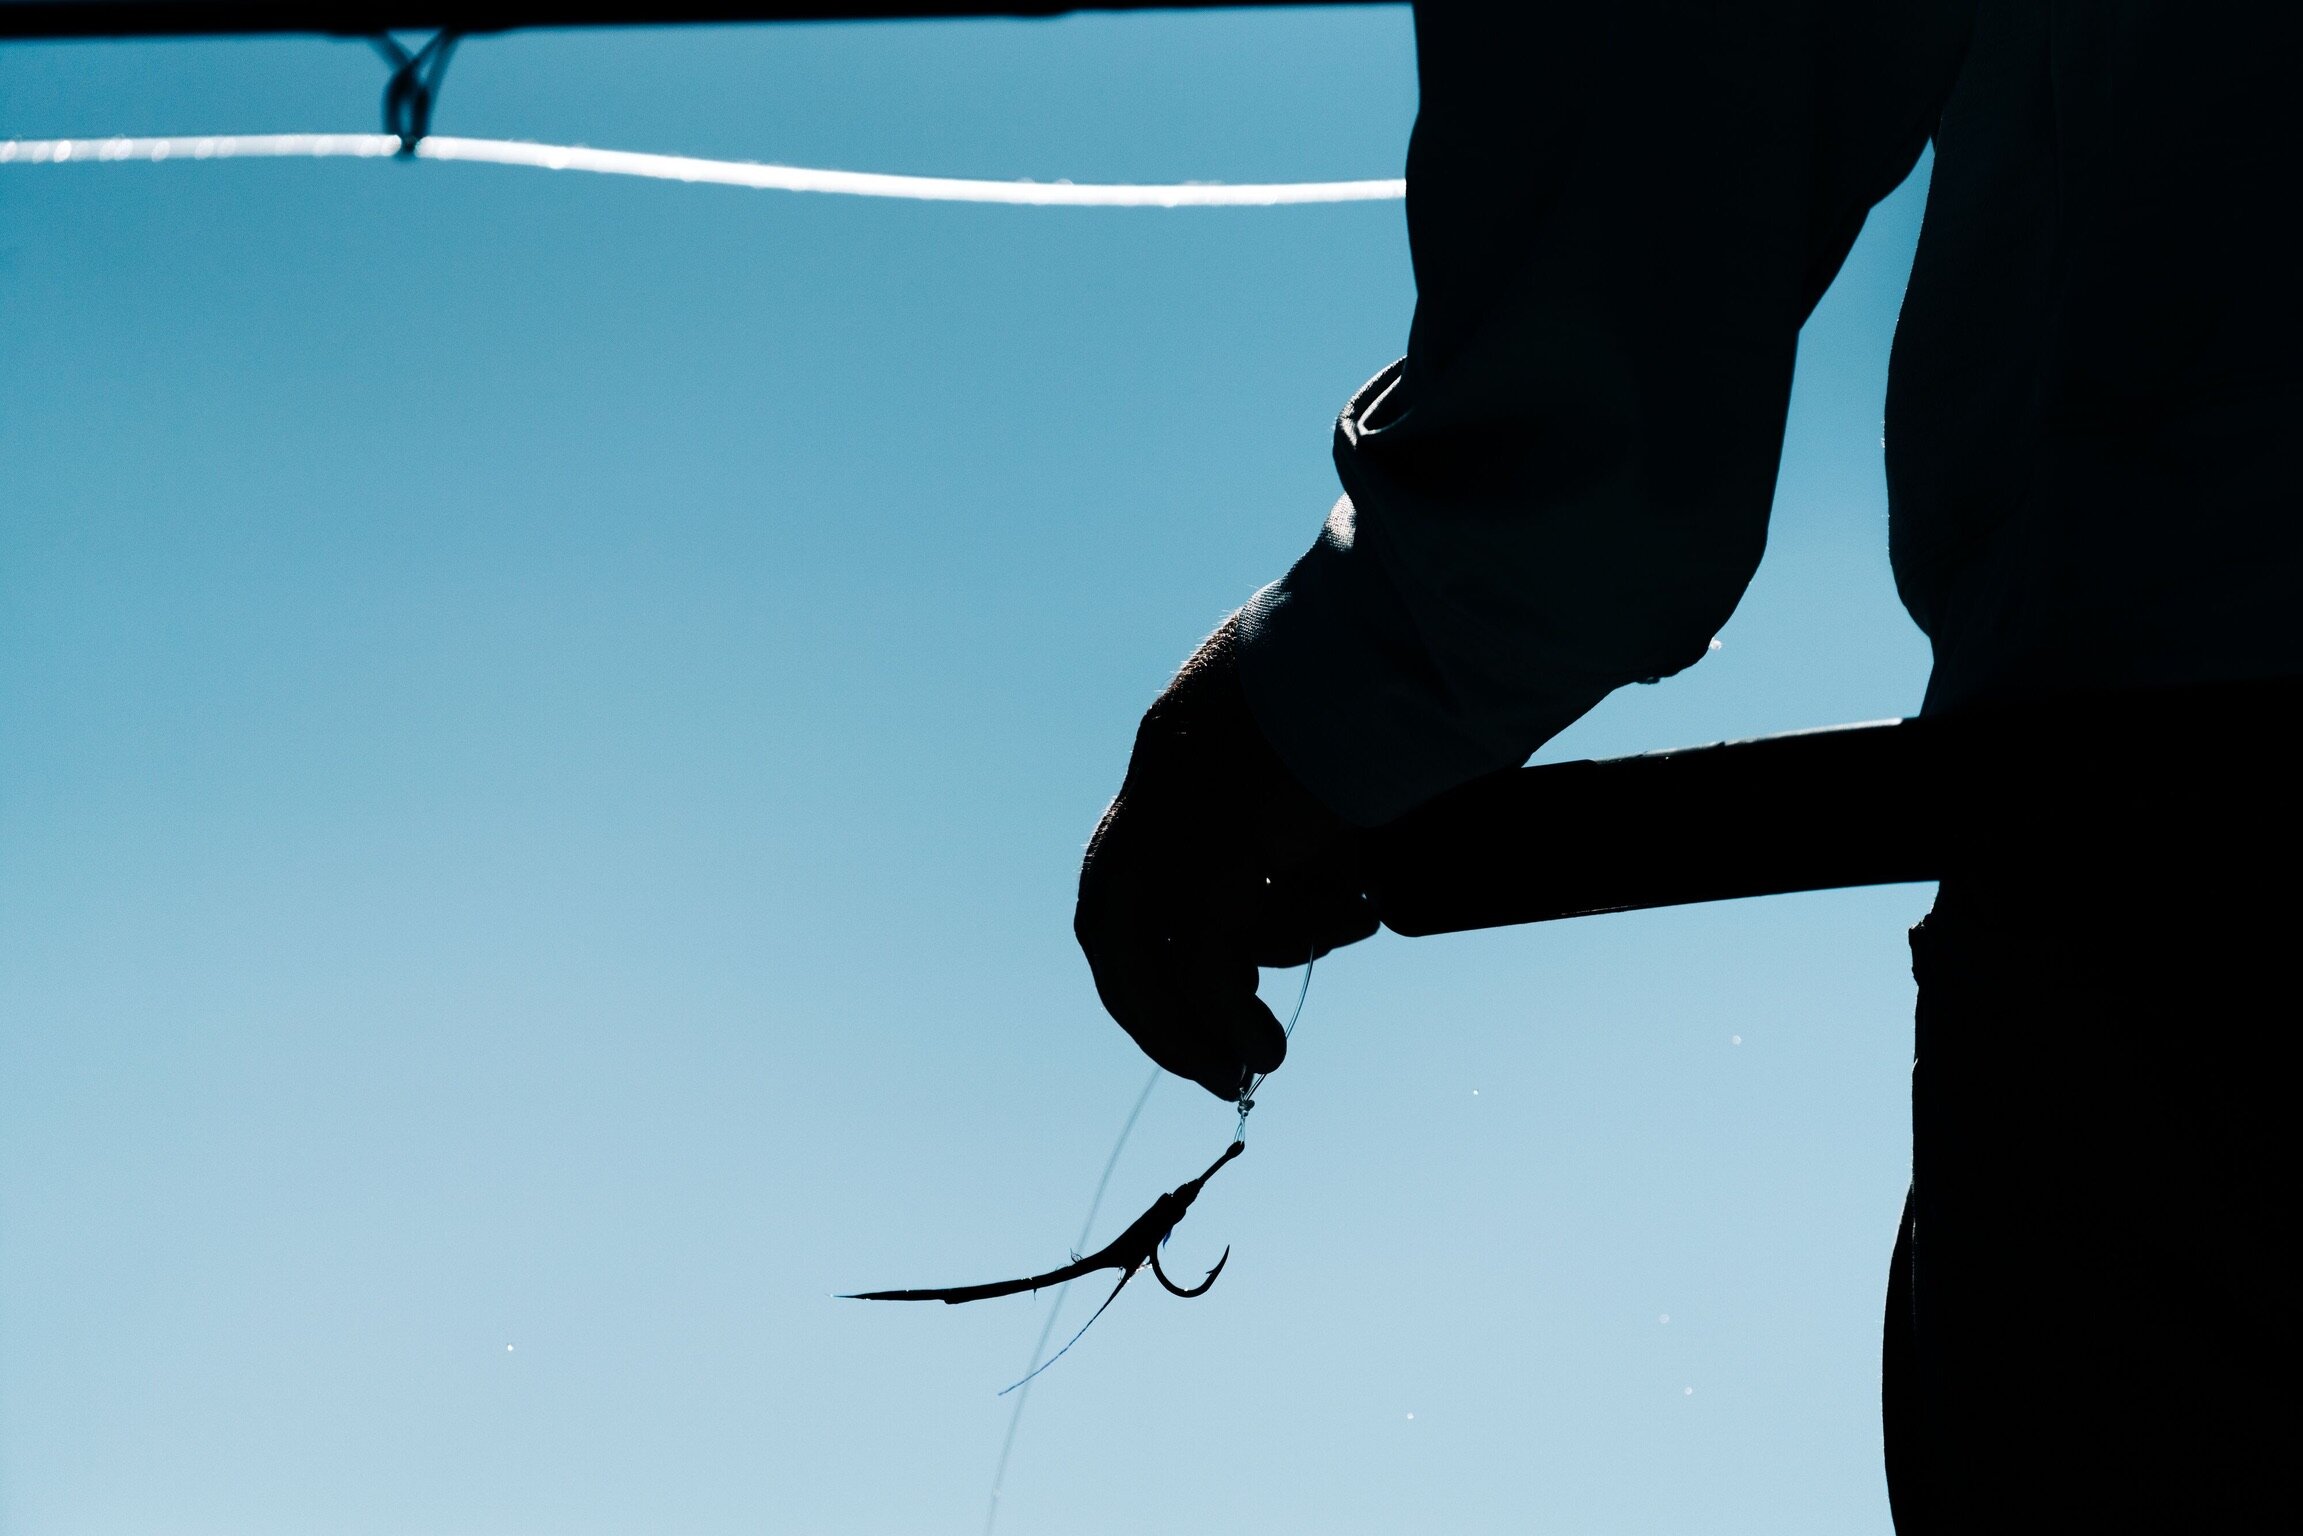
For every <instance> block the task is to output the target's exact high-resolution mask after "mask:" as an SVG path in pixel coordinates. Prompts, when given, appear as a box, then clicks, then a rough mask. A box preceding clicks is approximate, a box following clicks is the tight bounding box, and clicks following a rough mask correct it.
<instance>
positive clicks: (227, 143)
mask: <svg viewBox="0 0 2303 1536" xmlns="http://www.w3.org/2000/svg"><path fill="white" fill-rule="evenodd" d="M399 148H400V141H399V140H398V139H397V138H395V137H394V136H392V135H391V134H388V133H242V134H215V135H209V136H206V137H177V138H156V139H129V138H114V139H0V165H64V164H78V163H81V162H83V161H88V162H95V163H98V164H115V163H118V162H121V161H143V162H147V163H156V162H159V161H163V160H345V159H350V160H382V159H387V158H389V157H390V156H392V155H394V154H396V153H397V152H398V151H399ZM416 158H417V159H419V160H453V161H462V162H466V163H470V164H480V165H517V166H527V167H531V168H533V169H536V170H545V171H591V172H594V173H595V174H598V175H602V176H644V177H647V178H649V179H651V180H655V181H685V182H703V183H707V184H710V185H713V186H721V187H750V188H754V189H756V190H759V191H764V192H828V193H834V194H838V195H840V196H845V197H900V198H910V199H912V200H914V201H918V202H930V203H1012V204H1018V205H1021V206H1025V207H1034V208H1273V207H1278V206H1281V205H1283V204H1298V203H1368V202H1383V201H1388V200H1396V199H1398V198H1401V197H1404V196H1406V195H1407V183H1406V182H1404V181H1398V180H1392V181H1278V182H1260V183H1220V182H1198V181H1187V182H1170V183H1152V184H1143V183H1132V182H1082V183H1077V184H1075V183H1072V182H1068V181H1052V182H1051V181H973V180H969V179H966V178H963V177H955V176H890V175H884V174H882V173H879V172H876V171H828V170H820V169H816V168H814V167H810V166H804V165H762V164H759V163H757V162H755V161H750V160H704V159H698V158H696V157H695V156H692V155H650V154H641V153H638V152H636V151H633V150H627V149H587V148H585V147H583V146H582V145H577V144H530V143H527V142H525V141H523V140H519V139H459V138H452V137H449V136H447V135H445V134H435V135H433V136H431V137H429V138H426V139H423V140H421V141H420V142H418V144H417V145H416Z"/></svg>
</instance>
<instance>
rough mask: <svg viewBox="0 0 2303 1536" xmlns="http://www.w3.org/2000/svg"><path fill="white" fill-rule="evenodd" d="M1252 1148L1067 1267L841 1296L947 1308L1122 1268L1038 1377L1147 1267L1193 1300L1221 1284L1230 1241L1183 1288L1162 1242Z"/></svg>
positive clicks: (1237, 1148) (1237, 1144)
mask: <svg viewBox="0 0 2303 1536" xmlns="http://www.w3.org/2000/svg"><path fill="white" fill-rule="evenodd" d="M1246 1150H1247V1143H1246V1142H1244V1141H1234V1142H1233V1143H1232V1144H1231V1145H1230V1146H1228V1147H1226V1148H1224V1149H1223V1156H1221V1157H1219V1158H1217V1159H1216V1160H1215V1161H1214V1162H1212V1163H1210V1164H1208V1168H1207V1172H1205V1173H1203V1174H1201V1175H1200V1176H1199V1177H1198V1178H1196V1179H1190V1180H1187V1181H1185V1182H1184V1183H1182V1184H1179V1185H1177V1186H1176V1187H1175V1188H1174V1189H1172V1190H1169V1191H1168V1192H1167V1193H1166V1194H1164V1195H1162V1196H1160V1197H1159V1198H1158V1199H1157V1200H1154V1201H1153V1202H1152V1203H1151V1209H1150V1210H1148V1211H1146V1212H1144V1213H1143V1214H1142V1215H1141V1216H1138V1217H1137V1218H1136V1219H1135V1220H1134V1221H1133V1222H1131V1223H1129V1224H1128V1229H1127V1230H1126V1231H1124V1232H1122V1233H1121V1234H1120V1235H1119V1236H1117V1237H1115V1238H1113V1239H1112V1240H1111V1241H1110V1242H1109V1243H1107V1244H1105V1245H1104V1246H1103V1247H1101V1248H1099V1249H1097V1250H1096V1251H1095V1252H1094V1253H1091V1254H1089V1255H1088V1256H1087V1257H1086V1258H1075V1259H1073V1260H1072V1262H1071V1263H1069V1264H1066V1265H1064V1266H1063V1267H1062V1268H1061V1269H1051V1270H1048V1271H1047V1272H1046V1273H1045V1274H1038V1275H1026V1276H1024V1277H1023V1278H1022V1279H1020V1280H994V1281H991V1282H990V1283H988V1284H985V1285H948V1286H942V1287H938V1288H936V1289H933V1290H911V1291H859V1292H855V1293H853V1294H851V1295H847V1296H843V1297H841V1298H840V1299H841V1300H843V1301H940V1302H942V1303H944V1304H945V1305H946V1306H958V1305H959V1304H960V1303H961V1302H965V1301H988V1300H990V1299H991V1298H992V1297H994V1296H1014V1295H1018V1294H1020V1293H1021V1292H1024V1291H1037V1290H1040V1289H1042V1288H1044V1287H1046V1286H1051V1285H1062V1284H1063V1283H1064V1282H1065V1281H1067V1280H1077V1279H1079V1278H1080V1277H1081V1276H1082V1275H1092V1274H1094V1273H1095V1272H1096V1271H1097V1270H1099V1269H1116V1270H1118V1271H1119V1272H1120V1278H1119V1284H1117V1285H1115V1286H1113V1287H1112V1289H1111V1294H1110V1295H1109V1296H1106V1297H1105V1298H1104V1302H1103V1306H1102V1307H1098V1308H1096V1309H1095V1313H1094V1315H1093V1316H1091V1317H1089V1318H1088V1320H1087V1322H1086V1323H1083V1324H1081V1325H1080V1331H1079V1333H1075V1334H1073V1335H1072V1341H1071V1344H1066V1345H1065V1346H1064V1348H1063V1349H1060V1350H1057V1351H1056V1353H1055V1355H1054V1356H1053V1357H1051V1358H1050V1359H1049V1360H1048V1362H1047V1364H1046V1365H1042V1366H1040V1367H1038V1369H1036V1370H1034V1371H1033V1372H1032V1376H1037V1375H1038V1374H1039V1373H1040V1371H1044V1370H1046V1369H1047V1368H1048V1366H1049V1365H1053V1364H1055V1363H1056V1361H1057V1360H1059V1359H1061V1358H1063V1353H1064V1350H1068V1349H1070V1348H1071V1347H1072V1344H1077V1343H1078V1342H1079V1340H1080V1335H1081V1334H1084V1333H1086V1332H1087V1331H1088V1328H1089V1327H1090V1326H1092V1325H1093V1324H1094V1322H1095V1320H1096V1318H1098V1317H1101V1316H1103V1315H1104V1307H1109V1306H1110V1305H1111V1304H1112V1303H1113V1302H1114V1301H1116V1300H1118V1299H1119V1293H1120V1292H1122V1291H1124V1290H1126V1289H1127V1283H1128V1282H1129V1281H1130V1280H1133V1279H1134V1278H1135V1277H1136V1276H1137V1274H1139V1273H1140V1272H1141V1271H1142V1270H1143V1269H1144V1268H1145V1267H1146V1266H1147V1265H1148V1266H1149V1267H1150V1269H1151V1272H1152V1274H1153V1275H1154V1276H1155V1277H1156V1278H1157V1279H1158V1280H1159V1283H1160V1284H1161V1285H1163V1286H1165V1287H1166V1288H1167V1289H1168V1290H1169V1291H1170V1292H1172V1293H1173V1294H1175V1295H1177V1296H1182V1297H1185V1298H1187V1299H1188V1298H1190V1297H1193V1296H1205V1295H1206V1294H1207V1293H1208V1288H1209V1287H1210V1286H1212V1285H1214V1284H1215V1278H1216V1276H1218V1275H1220V1274H1222V1273H1223V1267H1224V1265H1226V1264H1228V1263H1230V1262H1231V1248H1230V1246H1229V1245H1228V1244H1227V1245H1226V1246H1225V1248H1224V1251H1223V1256H1222V1257H1221V1258H1219V1259H1217V1260H1216V1261H1215V1268H1213V1269H1211V1270H1209V1271H1208V1272H1207V1277H1206V1278H1205V1279H1203V1280H1201V1281H1200V1283H1199V1284H1197V1285H1193V1286H1182V1285H1178V1284H1176V1283H1175V1282H1174V1281H1173V1280H1171V1279H1169V1278H1168V1275H1167V1271H1166V1270H1164V1269H1162V1268H1160V1262H1159V1251H1160V1245H1161V1244H1162V1243H1164V1242H1166V1241H1167V1240H1168V1234H1169V1233H1171V1232H1173V1231H1174V1230H1175V1229H1176V1225H1177V1223H1179V1222H1181V1221H1182V1220H1183V1219H1184V1216H1185V1214H1186V1213H1187V1212H1189V1211H1190V1210H1191V1206H1192V1202H1193V1201H1194V1200H1197V1199H1198V1198H1199V1192H1200V1190H1201V1189H1202V1188H1203V1187H1205V1185H1206V1184H1207V1181H1208V1180H1210V1179H1212V1178H1214V1177H1215V1176H1216V1173H1217V1172H1218V1171H1219V1170H1220V1169H1221V1168H1222V1167H1223V1165H1224V1164H1226V1163H1228V1162H1230V1161H1231V1160H1232V1159H1233V1158H1235V1157H1237V1156H1239V1155H1240V1154H1241V1153H1242V1152H1244V1151H1246ZM1029 1380H1031V1376H1026V1377H1025V1378H1024V1381H1029ZM1022 1385H1023V1382H1022V1381H1019V1382H1017V1383H1016V1386H1017V1387H1020V1386H1022ZM1007 1390H1008V1391H1010V1392H1012V1391H1014V1390H1015V1387H1010V1388H1008V1389H1007ZM1003 1395H1004V1394H1003Z"/></svg>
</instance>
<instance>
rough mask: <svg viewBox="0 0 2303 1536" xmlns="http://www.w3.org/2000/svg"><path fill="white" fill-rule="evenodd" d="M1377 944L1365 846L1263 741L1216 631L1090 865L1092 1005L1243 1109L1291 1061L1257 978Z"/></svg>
mask: <svg viewBox="0 0 2303 1536" xmlns="http://www.w3.org/2000/svg"><path fill="white" fill-rule="evenodd" d="M1375 929H1376V918H1375V913H1374V909H1373V907H1372V906H1371V905H1370V904H1369V902H1368V899H1367V897H1366V895H1365V894H1364V892H1363V891H1362V889H1361V881H1360V877H1359V859H1358V835H1357V833H1356V831H1355V830H1354V829H1353V828H1352V827H1351V826H1349V825H1348V824H1347V823H1345V822H1344V821H1343V820H1341V819H1340V818H1339V817H1337V816H1335V815H1334V814H1333V813H1332V812H1330V811H1328V810H1327V809H1326V807H1324V806H1322V805H1321V804H1320V803H1319V802H1318V801H1317V800H1315V799H1313V798H1312V796H1311V793H1310V792H1309V791H1308V790H1306V789H1304V788H1303V786H1302V785H1300V784H1298V783H1297V782H1296V781H1295V779H1294V777H1293V776H1292V775H1290V774H1289V773H1288V771H1287V769H1286V767H1285V766H1284V765H1283V764H1282V763H1281V762H1280V760H1279V757H1278V755H1277V754H1276V753H1275V752H1273V751H1272V749H1271V746H1270V745H1269V743H1267V742H1266V741H1265V740H1264V737H1263V733H1262V731H1261V730H1260V729H1259V728H1258V727H1257V725H1256V723H1255V717H1254V715H1253V714H1252V713H1251V712H1250V711H1249V709H1248V704H1247V698H1246V695H1245V694H1244V693H1242V692H1241V689H1240V683H1239V676H1238V670H1237V664H1236V661H1235V659H1234V657H1233V654H1232V640H1231V632H1230V628H1229V626H1228V625H1227V626H1226V627H1225V628H1223V629H1219V630H1217V631H1216V633H1215V634H1214V635H1213V636H1211V637H1210V638H1209V640H1208V641H1207V643H1206V644H1205V645H1203V646H1201V647H1200V649H1199V651H1198V652H1197V653H1196V654H1195V655H1193V657H1192V659H1191V660H1190V661H1188V662H1186V663H1185V664H1184V666H1183V669H1182V670H1181V671H1180V672H1178V673H1177V674H1176V678H1175V681H1173V682H1172V683H1170V684H1169V685H1168V687H1167V689H1166V691H1165V692H1163V693H1162V694H1161V695H1160V696H1159V698H1158V699H1157V700H1155V701H1154V702H1153V704H1152V707H1151V708H1150V709H1149V710H1148V711H1147V712H1146V713H1145V715H1144V718H1143V723H1142V724H1141V725H1140V726H1139V727H1138V728H1137V730H1136V741H1135V752H1134V755H1133V756H1132V757H1130V759H1129V760H1128V771H1127V778H1126V780H1125V781H1124V782H1123V783H1122V784H1121V785H1120V792H1119V796H1118V798H1116V799H1114V800H1113V801H1112V803H1111V806H1110V808H1109V809H1107V810H1106V811H1105V812H1104V815H1103V819H1102V821H1101V822H1099V823H1098V824H1097V826H1096V830H1095V836H1094V837H1093V838H1092V839H1091V840H1090V841H1089V843H1088V850H1087V857H1086V858H1085V859H1084V860H1083V861H1082V862H1081V865H1080V892H1079V905H1078V907H1077V908H1076V910H1075V911H1074V914H1073V918H1072V931H1073V933H1074V934H1075V935H1076V936H1077V937H1078V939H1079V944H1080V948H1081V949H1082V950H1083V951H1084V952H1085V953H1086V955H1087V959H1088V965H1089V968H1090V969H1091V970H1092V971H1093V972H1094V973H1095V983H1096V993H1097V995H1098V996H1099V997H1101V998H1102V999H1103V1004H1104V1007H1105V1009H1106V1010H1107V1011H1108V1012H1109V1013H1110V1014H1111V1016H1112V1017H1113V1018H1114V1019H1116V1020H1118V1021H1119V1023H1120V1026H1121V1027H1122V1028H1124V1029H1125V1030H1126V1031H1127V1032H1128V1033H1129V1034H1130V1035H1131V1036H1133V1037H1134V1039H1135V1042H1136V1044H1137V1045H1139V1046H1141V1047H1142V1048H1143V1051H1144V1054H1145V1055H1147V1056H1149V1057H1151V1058H1152V1060H1154V1061H1156V1062H1158V1063H1159V1064H1160V1065H1161V1066H1162V1067H1165V1068H1166V1069H1167V1070H1168V1071H1170V1072H1173V1073H1175V1074H1176V1075H1177V1076H1179V1077H1187V1078H1190V1079H1191V1080H1192V1081H1193V1082H1196V1083H1198V1084H1199V1085H1200V1086H1201V1087H1203V1088H1205V1089H1207V1091H1208V1092H1210V1093H1212V1094H1214V1095H1215V1096H1216V1097H1217V1098H1219V1099H1224V1100H1227V1101H1228V1100H1232V1099H1237V1098H1238V1097H1239V1096H1240V1095H1241V1094H1242V1093H1243V1092H1244V1091H1245V1090H1246V1087H1247V1084H1248V1081H1249V1079H1250V1078H1251V1076H1252V1075H1253V1074H1256V1073H1261V1072H1269V1071H1271V1070H1272V1069H1273V1068H1275V1067H1277V1066H1278V1065H1279V1064H1280V1061H1281V1059H1282V1058H1283V1057H1284V1056H1286V1054H1287V1035H1286V1032H1285V1031H1284V1030H1283V1029H1281V1027H1280V1024H1279V1021H1278V1020H1277V1019H1276V1018H1274V1017H1273V1016H1272V1013H1271V1010H1270V1009H1268V1008H1266V1007H1265V1006H1264V1005H1263V1003H1262V1002H1261V1001H1260V1000H1259V999H1258V998H1257V997H1256V995H1255V985H1256V968H1257V967H1258V966H1259V965H1268V966H1290V965H1302V964H1305V963H1307V962H1308V961H1310V960H1312V959H1313V958H1315V957H1317V956H1319V955H1323V954H1326V953H1327V952H1328V951H1329V950H1331V949H1334V948H1336V947H1337V946H1338V945H1343V944H1352V943H1357V942H1358V941H1359V940H1361V939H1364V938H1366V937H1367V936H1368V935H1369V934H1371V933H1373V932H1375Z"/></svg>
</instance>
